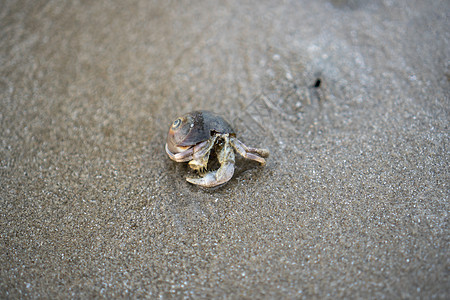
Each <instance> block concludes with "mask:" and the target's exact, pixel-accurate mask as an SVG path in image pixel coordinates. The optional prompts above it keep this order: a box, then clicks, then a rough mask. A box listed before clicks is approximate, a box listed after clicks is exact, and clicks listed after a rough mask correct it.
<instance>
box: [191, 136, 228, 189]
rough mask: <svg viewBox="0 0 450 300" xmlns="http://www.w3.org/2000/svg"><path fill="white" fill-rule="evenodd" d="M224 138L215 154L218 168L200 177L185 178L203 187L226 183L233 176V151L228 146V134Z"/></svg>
mask: <svg viewBox="0 0 450 300" xmlns="http://www.w3.org/2000/svg"><path fill="white" fill-rule="evenodd" d="M223 138H224V139H225V142H224V145H223V148H222V149H221V150H220V151H219V153H218V154H217V159H218V160H219V163H220V168H219V169H218V170H217V171H211V172H208V173H206V174H205V175H204V176H203V177H200V178H190V177H188V178H186V180H187V181H188V182H190V183H192V184H196V185H200V186H203V187H215V186H218V185H221V184H224V183H226V182H227V181H229V180H230V179H231V177H233V174H234V152H233V149H232V148H231V146H230V143H229V139H228V135H224V136H223Z"/></svg>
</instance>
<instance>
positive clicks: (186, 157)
mask: <svg viewBox="0 0 450 300" xmlns="http://www.w3.org/2000/svg"><path fill="white" fill-rule="evenodd" d="M166 152H167V154H168V155H169V157H170V159H171V160H174V161H176V162H185V161H190V160H191V159H192V155H193V154H194V147H190V148H188V149H187V150H185V151H183V152H179V153H176V154H174V153H172V152H171V151H170V150H169V147H168V146H167V144H166Z"/></svg>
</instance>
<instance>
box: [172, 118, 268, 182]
mask: <svg viewBox="0 0 450 300" xmlns="http://www.w3.org/2000/svg"><path fill="white" fill-rule="evenodd" d="M233 149H234V150H236V152H237V153H239V154H240V155H242V156H243V157H245V158H247V159H251V160H255V161H257V162H259V163H260V164H261V165H263V166H264V165H265V164H266V160H265V159H264V158H267V157H268V156H269V150H266V149H256V148H250V147H247V146H246V145H244V144H243V143H242V142H241V141H239V140H238V139H237V138H236V134H235V132H234V130H233V128H232V127H231V125H230V124H229V123H228V122H227V121H225V119H224V118H222V117H221V116H219V115H216V114H215V113H212V112H210V111H204V110H202V111H193V112H190V113H187V114H185V115H184V116H182V117H179V118H178V119H176V120H175V121H174V122H173V123H172V125H171V126H170V129H169V134H168V135H167V143H166V152H167V154H168V155H169V157H170V159H172V160H174V161H176V162H187V161H188V162H189V166H190V167H191V168H192V169H193V170H195V171H197V172H198V174H199V175H200V178H190V177H188V178H186V180H187V181H188V182H190V183H192V184H196V185H200V186H203V187H215V186H219V185H222V184H224V183H226V182H228V181H229V180H230V179H231V177H233V174H234V163H235V160H234V150H233ZM212 150H213V152H215V154H216V156H217V161H218V162H219V164H220V167H219V169H217V170H214V171H209V172H208V171H207V167H208V161H209V157H210V153H211V151H212Z"/></svg>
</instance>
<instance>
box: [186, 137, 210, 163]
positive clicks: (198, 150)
mask: <svg viewBox="0 0 450 300" xmlns="http://www.w3.org/2000/svg"><path fill="white" fill-rule="evenodd" d="M216 139H217V136H214V137H212V138H211V139H209V140H208V141H204V142H201V143H200V144H198V145H195V146H194V155H193V156H192V160H191V161H190V162H189V166H190V167H191V168H192V169H194V170H197V171H201V170H204V169H206V167H207V166H208V159H209V153H210V151H211V148H212V147H213V146H214V143H215V142H216Z"/></svg>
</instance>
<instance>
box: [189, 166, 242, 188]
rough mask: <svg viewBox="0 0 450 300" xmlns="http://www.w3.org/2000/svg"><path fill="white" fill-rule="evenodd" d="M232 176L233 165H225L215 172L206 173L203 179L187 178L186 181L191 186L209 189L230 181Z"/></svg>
mask: <svg viewBox="0 0 450 300" xmlns="http://www.w3.org/2000/svg"><path fill="white" fill-rule="evenodd" d="M233 174H234V164H232V163H226V164H223V165H222V166H220V168H219V169H218V170H217V171H211V172H208V173H206V174H205V175H204V176H203V177H200V178H190V177H187V178H186V180H187V181H188V182H190V183H192V184H196V185H200V186H203V187H207V188H211V187H215V186H218V185H222V184H224V183H226V182H227V181H229V180H230V179H231V177H233Z"/></svg>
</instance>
